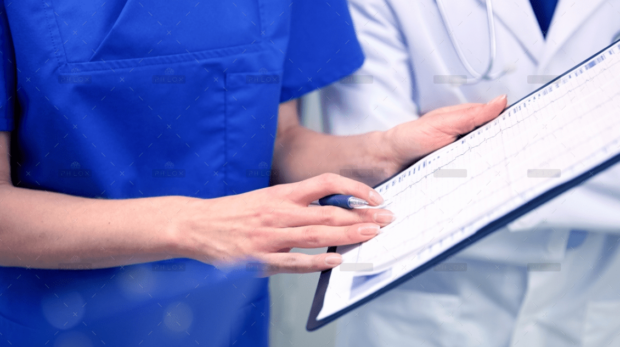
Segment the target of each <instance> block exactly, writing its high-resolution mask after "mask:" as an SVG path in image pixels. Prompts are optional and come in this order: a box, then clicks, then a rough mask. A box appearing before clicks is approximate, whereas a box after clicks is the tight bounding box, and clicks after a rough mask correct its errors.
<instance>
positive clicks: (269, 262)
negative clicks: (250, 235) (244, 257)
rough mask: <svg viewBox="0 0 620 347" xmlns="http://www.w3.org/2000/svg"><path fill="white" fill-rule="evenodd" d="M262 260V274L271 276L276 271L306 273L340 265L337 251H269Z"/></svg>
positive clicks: (340, 259)
mask: <svg viewBox="0 0 620 347" xmlns="http://www.w3.org/2000/svg"><path fill="white" fill-rule="evenodd" d="M262 260H263V261H264V263H265V264H266V265H265V266H264V269H265V271H264V272H263V275H265V276H271V275H274V274H277V273H308V272H317V271H323V270H328V269H331V268H333V267H335V266H337V265H340V263H342V256H341V255H340V254H338V253H324V254H319V255H308V254H301V253H271V254H267V255H264V256H263V257H262Z"/></svg>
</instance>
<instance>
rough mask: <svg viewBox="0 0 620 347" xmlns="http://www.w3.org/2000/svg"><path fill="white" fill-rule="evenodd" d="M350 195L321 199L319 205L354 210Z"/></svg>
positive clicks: (329, 196)
mask: <svg viewBox="0 0 620 347" xmlns="http://www.w3.org/2000/svg"><path fill="white" fill-rule="evenodd" d="M350 198H351V196H350V195H341V194H333V195H328V196H326V197H324V198H322V199H319V205H321V206H337V207H342V208H346V209H352V208H353V206H351V204H350V203H349V199H350Z"/></svg>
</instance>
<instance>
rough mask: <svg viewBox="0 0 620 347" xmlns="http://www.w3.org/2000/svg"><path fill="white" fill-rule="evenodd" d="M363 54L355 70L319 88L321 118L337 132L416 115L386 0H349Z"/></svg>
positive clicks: (402, 46)
mask: <svg viewBox="0 0 620 347" xmlns="http://www.w3.org/2000/svg"><path fill="white" fill-rule="evenodd" d="M349 4H350V5H349V6H350V10H351V16H352V17H353V23H354V24H355V28H356V30H357V35H358V40H359V41H360V43H361V45H362V49H363V51H364V55H365V56H366V60H365V62H364V65H363V66H362V68H361V69H359V70H358V71H357V72H356V73H355V74H354V75H353V76H351V77H349V78H347V79H345V80H343V81H341V82H339V83H335V84H333V85H331V86H329V87H327V88H325V89H324V90H323V91H322V92H321V99H322V105H323V115H324V118H325V119H324V124H325V125H326V126H327V130H328V131H329V132H330V133H332V134H336V135H353V134H362V133H366V132H370V131H376V130H387V129H389V128H392V127H394V126H395V125H398V124H400V123H403V122H407V121H410V120H414V119H416V118H418V108H417V106H416V104H415V102H414V100H415V95H414V93H415V91H414V84H415V80H414V78H413V72H412V69H411V62H410V59H409V53H408V49H407V45H406V43H405V41H404V38H403V35H402V33H401V32H400V30H399V27H400V25H399V24H398V22H397V19H396V17H395V16H394V13H393V11H392V8H391V6H390V4H389V3H388V2H387V1H384V0H350V1H349Z"/></svg>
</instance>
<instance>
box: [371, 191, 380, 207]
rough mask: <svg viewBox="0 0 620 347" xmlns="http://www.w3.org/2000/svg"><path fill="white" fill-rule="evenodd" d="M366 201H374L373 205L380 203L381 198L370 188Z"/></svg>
mask: <svg viewBox="0 0 620 347" xmlns="http://www.w3.org/2000/svg"><path fill="white" fill-rule="evenodd" d="M368 201H370V202H372V203H374V204H375V205H381V204H382V203H383V198H382V197H381V195H379V193H377V192H375V191H374V190H371V191H370V193H368Z"/></svg>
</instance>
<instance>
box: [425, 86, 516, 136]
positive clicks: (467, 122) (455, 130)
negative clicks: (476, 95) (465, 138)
mask: <svg viewBox="0 0 620 347" xmlns="http://www.w3.org/2000/svg"><path fill="white" fill-rule="evenodd" d="M463 106H465V105H463ZM505 108H506V95H502V96H499V97H497V98H495V99H493V100H492V101H490V102H489V103H487V104H466V107H460V108H459V107H458V106H455V108H454V111H451V112H444V111H443V109H441V112H438V113H433V114H428V115H427V116H425V117H422V118H421V119H420V120H424V121H426V122H428V125H430V126H432V127H433V128H434V129H437V130H439V131H441V132H444V133H445V134H447V135H449V136H459V135H463V134H467V133H469V132H470V131H472V130H474V129H475V128H477V127H479V126H481V125H482V124H484V123H487V122H489V121H491V120H493V119H494V118H495V117H497V116H498V115H499V114H500V113H501V112H502V111H503V110H504V109H505Z"/></svg>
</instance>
